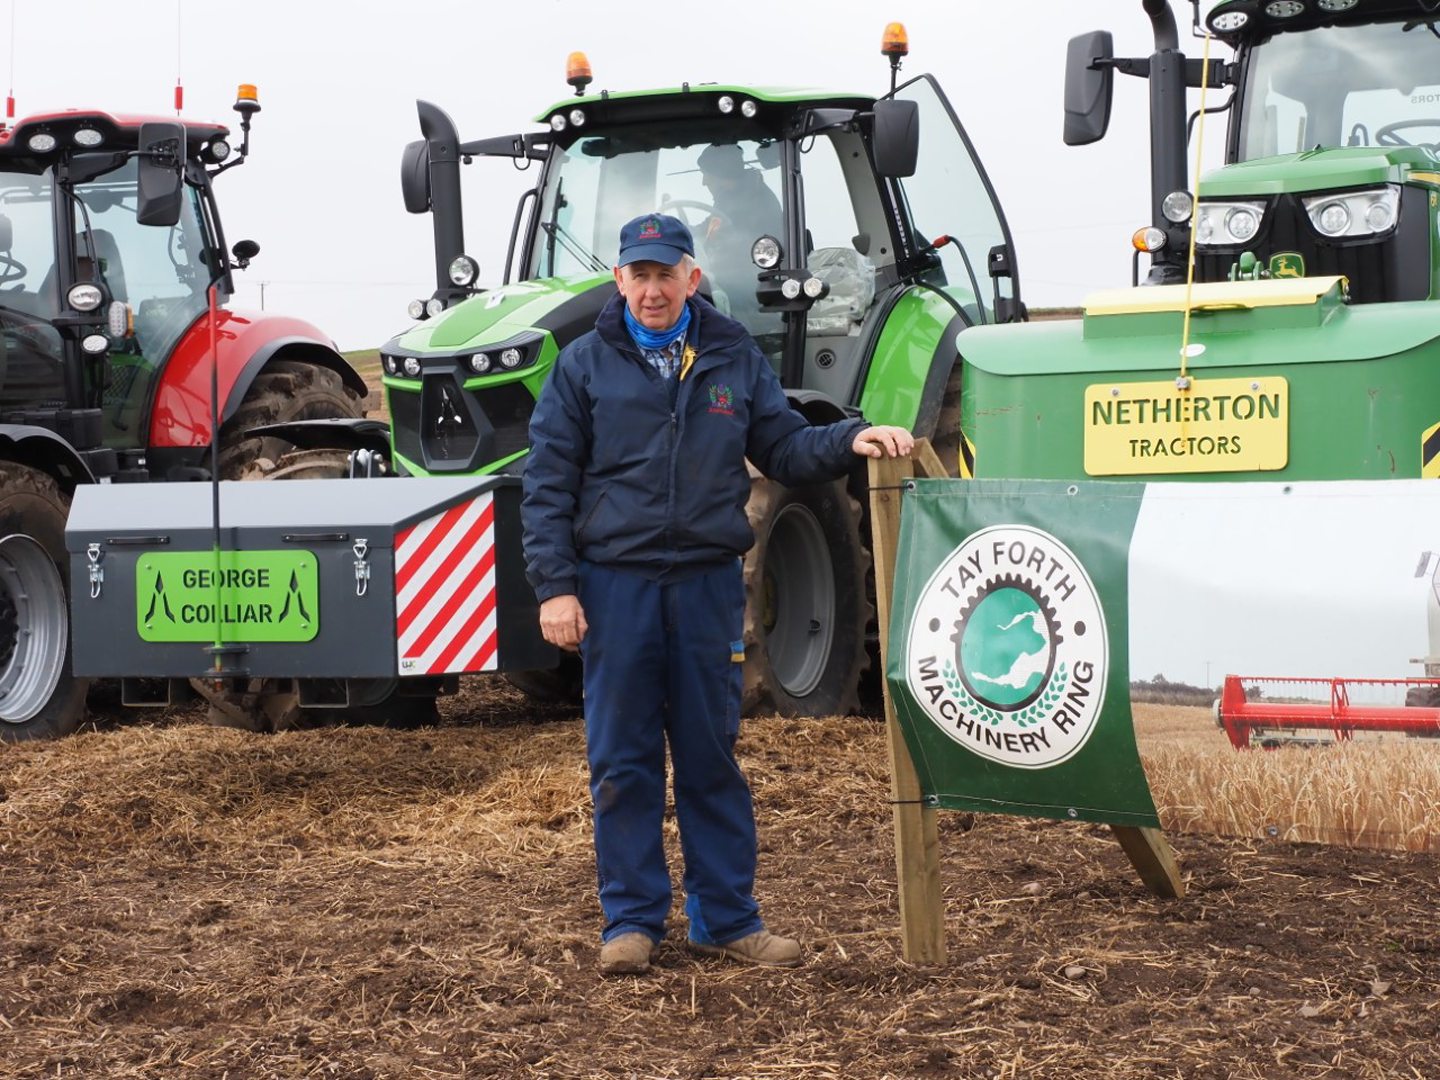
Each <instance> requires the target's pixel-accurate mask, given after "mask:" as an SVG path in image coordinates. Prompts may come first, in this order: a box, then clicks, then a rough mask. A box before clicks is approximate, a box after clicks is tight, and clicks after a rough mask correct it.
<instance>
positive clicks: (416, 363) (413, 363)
mask: <svg viewBox="0 0 1440 1080" xmlns="http://www.w3.org/2000/svg"><path fill="white" fill-rule="evenodd" d="M404 367H405V374H406V375H408V376H410V378H412V379H414V378H418V377H419V375H420V358H419V357H418V356H407V357H405V364H404Z"/></svg>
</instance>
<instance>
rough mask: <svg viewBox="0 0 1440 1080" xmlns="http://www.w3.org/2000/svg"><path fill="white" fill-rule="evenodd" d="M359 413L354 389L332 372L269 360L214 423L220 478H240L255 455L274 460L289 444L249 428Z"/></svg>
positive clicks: (295, 362) (355, 417) (300, 363)
mask: <svg viewBox="0 0 1440 1080" xmlns="http://www.w3.org/2000/svg"><path fill="white" fill-rule="evenodd" d="M364 415H365V410H364V409H363V408H361V406H360V397H359V395H358V394H356V392H355V391H354V390H352V389H350V388H349V387H348V386H346V385H345V383H344V381H343V380H342V379H341V378H340V376H339V375H338V374H337V373H336V372H334V371H332V370H330V369H329V368H327V367H321V366H320V365H319V364H310V363H306V362H304V361H299V360H273V361H271V362H270V363H269V364H268V365H266V367H265V370H263V371H262V372H260V374H258V375H256V376H255V381H254V382H253V383H251V384H250V389H249V390H247V391H246V393H245V399H244V400H243V401H242V402H241V403H240V407H239V408H238V409H236V410H235V414H234V415H233V416H231V417H230V419H229V420H227V421H225V423H224V424H222V425H221V427H220V478H221V479H222V480H240V479H244V477H245V473H246V471H247V470H248V469H249V468H250V466H251V464H252V463H254V462H255V461H257V460H258V459H262V458H263V459H265V460H268V461H272V462H278V461H279V460H280V459H281V457H283V456H284V455H285V454H286V453H288V452H290V451H291V450H293V449H294V448H293V447H292V446H291V445H290V444H289V443H287V442H286V441H285V440H283V439H277V438H273V437H270V438H258V437H254V436H247V435H246V434H245V433H246V432H247V431H249V430H251V429H252V428H257V427H263V426H264V425H266V424H286V423H290V422H291V421H294V420H333V419H338V418H346V419H352V420H358V419H360V418H361V417H363V416H364Z"/></svg>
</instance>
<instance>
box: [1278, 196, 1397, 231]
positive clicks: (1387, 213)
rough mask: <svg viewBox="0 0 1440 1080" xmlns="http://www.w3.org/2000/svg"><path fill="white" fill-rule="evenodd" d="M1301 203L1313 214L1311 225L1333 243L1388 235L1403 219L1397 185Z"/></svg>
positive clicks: (1316, 198)
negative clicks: (1355, 238) (1353, 238)
mask: <svg viewBox="0 0 1440 1080" xmlns="http://www.w3.org/2000/svg"><path fill="white" fill-rule="evenodd" d="M1300 201H1301V203H1302V204H1304V207H1305V212H1306V213H1307V214H1309V215H1310V224H1312V225H1314V226H1315V228H1316V230H1317V231H1318V232H1319V233H1320V234H1321V235H1322V236H1326V237H1329V238H1330V239H1332V240H1342V239H1346V238H1351V237H1360V236H1377V235H1379V234H1380V233H1384V232H1389V231H1390V230H1391V229H1393V228H1394V227H1395V222H1396V220H1397V219H1398V218H1399V217H1400V187H1399V185H1397V184H1387V185H1386V186H1385V187H1379V188H1369V189H1367V190H1365V191H1348V192H1345V193H1344V194H1342V195H1312V196H1310V197H1309V198H1305V199H1301V200H1300Z"/></svg>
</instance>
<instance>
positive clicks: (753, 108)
mask: <svg viewBox="0 0 1440 1080" xmlns="http://www.w3.org/2000/svg"><path fill="white" fill-rule="evenodd" d="M759 111H760V106H758V105H756V104H755V102H753V101H751V100H750V99H749V98H746V99H745V100H744V101H742V102H740V115H741V116H743V117H745V119H746V120H754V119H755V114H756V113H758V112H759Z"/></svg>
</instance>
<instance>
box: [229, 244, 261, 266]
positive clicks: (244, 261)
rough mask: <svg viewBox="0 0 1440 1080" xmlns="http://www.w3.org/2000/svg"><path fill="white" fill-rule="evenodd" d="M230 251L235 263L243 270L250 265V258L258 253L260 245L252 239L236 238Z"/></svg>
mask: <svg viewBox="0 0 1440 1080" xmlns="http://www.w3.org/2000/svg"><path fill="white" fill-rule="evenodd" d="M230 252H231V254H232V255H234V256H235V262H236V265H238V266H239V267H240V269H241V270H244V269H245V268H246V267H247V266H249V265H250V260H251V259H253V258H254V257H255V256H256V255H259V254H260V245H259V244H257V243H256V242H255V241H254V240H236V241H235V246H234V247H232V248H231V249H230Z"/></svg>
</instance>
